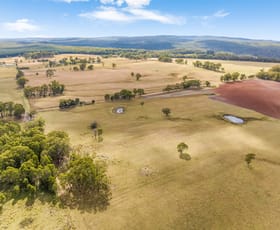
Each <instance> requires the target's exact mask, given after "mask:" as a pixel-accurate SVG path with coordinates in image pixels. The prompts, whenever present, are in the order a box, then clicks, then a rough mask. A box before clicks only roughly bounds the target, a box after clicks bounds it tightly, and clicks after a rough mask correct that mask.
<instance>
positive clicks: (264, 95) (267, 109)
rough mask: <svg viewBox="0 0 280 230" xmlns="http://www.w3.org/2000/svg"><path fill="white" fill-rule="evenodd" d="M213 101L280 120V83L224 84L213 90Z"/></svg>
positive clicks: (261, 81) (244, 82) (251, 81)
mask: <svg viewBox="0 0 280 230" xmlns="http://www.w3.org/2000/svg"><path fill="white" fill-rule="evenodd" d="M215 93H216V94H217V96H215V97H213V99H216V100H219V101H222V102H226V103H229V104H233V105H237V106H241V107H244V108H247V109H251V110H255V111H257V112H259V113H262V114H265V115H268V116H271V117H274V118H278V119H280V83H279V82H274V81H265V80H248V81H242V82H235V83H226V84H223V85H221V86H220V87H219V88H217V89H215Z"/></svg>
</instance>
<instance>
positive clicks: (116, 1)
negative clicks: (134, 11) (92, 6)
mask: <svg viewBox="0 0 280 230" xmlns="http://www.w3.org/2000/svg"><path fill="white" fill-rule="evenodd" d="M100 2H101V3H102V4H104V5H107V4H111V5H118V6H122V5H123V4H125V3H126V4H127V6H128V7H131V8H142V7H144V6H148V5H150V2H151V0H100Z"/></svg>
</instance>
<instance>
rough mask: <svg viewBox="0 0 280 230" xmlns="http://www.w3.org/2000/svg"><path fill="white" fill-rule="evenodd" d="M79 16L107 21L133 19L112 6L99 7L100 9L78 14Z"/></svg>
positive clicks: (127, 20)
mask: <svg viewBox="0 0 280 230" xmlns="http://www.w3.org/2000/svg"><path fill="white" fill-rule="evenodd" d="M80 16H81V17H85V18H88V19H101V20H107V21H117V22H129V21H133V18H132V17H130V16H128V15H126V14H125V13H122V12H121V11H118V10H117V9H116V8H114V7H101V8H100V10H97V11H93V12H89V13H84V14H80Z"/></svg>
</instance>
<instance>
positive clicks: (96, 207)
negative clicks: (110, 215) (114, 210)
mask: <svg viewBox="0 0 280 230" xmlns="http://www.w3.org/2000/svg"><path fill="white" fill-rule="evenodd" d="M110 200H111V192H110V191H104V192H102V193H98V194H94V193H92V194H91V195H88V196H79V197H75V196H73V194H71V193H69V192H65V193H64V194H63V195H61V196H60V203H59V207H60V208H70V209H78V210H80V211H81V212H100V211H105V210H106V209H107V207H108V206H109V205H110Z"/></svg>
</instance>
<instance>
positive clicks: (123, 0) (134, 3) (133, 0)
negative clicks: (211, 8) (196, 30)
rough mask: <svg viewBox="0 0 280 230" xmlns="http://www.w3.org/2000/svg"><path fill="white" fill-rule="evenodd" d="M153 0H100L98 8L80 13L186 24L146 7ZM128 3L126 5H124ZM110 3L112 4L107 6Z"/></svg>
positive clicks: (100, 18) (121, 18) (120, 18)
mask: <svg viewBox="0 0 280 230" xmlns="http://www.w3.org/2000/svg"><path fill="white" fill-rule="evenodd" d="M150 2H151V0H100V3H101V4H103V6H101V7H100V8H99V9H98V10H95V11H93V12H88V13H83V14H80V16H81V17H85V18H88V19H93V20H96V19H99V20H107V21H116V22H133V21H139V20H149V21H155V22H160V23H163V24H184V23H185V19H184V18H182V17H176V16H172V15H166V14H162V13H160V12H157V11H153V10H149V9H146V8H145V6H148V5H149V4H150ZM124 4H126V5H124ZM107 5H110V6H107Z"/></svg>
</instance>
